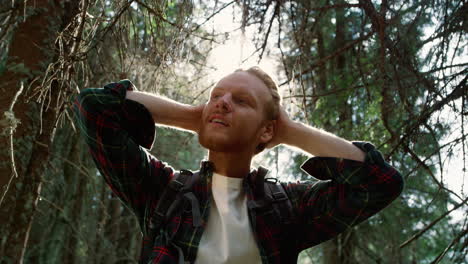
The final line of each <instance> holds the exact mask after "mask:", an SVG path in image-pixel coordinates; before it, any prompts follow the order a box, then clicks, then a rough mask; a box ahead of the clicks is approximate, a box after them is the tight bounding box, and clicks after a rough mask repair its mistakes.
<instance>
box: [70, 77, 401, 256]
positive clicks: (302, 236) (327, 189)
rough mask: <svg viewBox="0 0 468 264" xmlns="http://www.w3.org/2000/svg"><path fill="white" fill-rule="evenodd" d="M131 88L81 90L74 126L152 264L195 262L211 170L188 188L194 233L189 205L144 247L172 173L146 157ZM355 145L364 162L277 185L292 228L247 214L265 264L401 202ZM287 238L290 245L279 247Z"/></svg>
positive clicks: (310, 169)
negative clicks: (193, 201) (289, 208)
mask: <svg viewBox="0 0 468 264" xmlns="http://www.w3.org/2000/svg"><path fill="white" fill-rule="evenodd" d="M134 89H135V87H134V86H133V84H132V83H131V82H130V81H128V80H123V81H120V82H118V83H111V84H108V85H106V86H105V87H104V89H102V88H99V89H95V88H89V89H84V90H82V91H81V93H80V94H79V95H78V97H77V98H76V100H75V102H74V105H73V107H74V111H75V114H76V120H77V124H78V126H79V127H80V129H81V131H82V134H83V135H84V138H85V140H86V142H87V144H88V145H89V149H90V152H91V155H92V157H93V159H94V161H95V163H96V165H97V167H98V169H99V171H100V172H101V174H102V175H103V176H104V179H105V181H106V182H107V184H108V185H109V186H110V188H111V189H112V191H113V192H114V193H115V194H116V195H117V196H118V197H119V198H120V199H121V200H122V201H123V202H124V203H125V204H126V205H127V206H128V207H130V208H131V209H132V210H133V212H134V213H135V215H136V216H137V218H138V221H139V224H140V227H141V231H142V233H143V246H145V245H147V243H151V244H152V245H153V248H152V252H151V256H150V259H151V261H150V263H177V261H178V256H179V253H178V251H177V250H178V249H177V248H179V250H182V252H183V255H184V257H185V260H186V261H189V262H190V263H193V262H194V261H195V258H196V254H197V250H198V246H199V242H200V239H201V236H202V234H203V230H204V228H205V226H206V223H207V220H208V213H209V211H210V210H209V208H210V203H211V198H210V197H211V177H212V172H213V166H212V164H211V163H210V162H208V161H204V162H202V163H201V168H200V181H199V182H197V183H196V184H195V185H194V186H193V193H194V194H195V196H196V197H197V198H198V200H199V204H200V212H201V214H202V219H203V224H202V226H201V227H193V225H192V214H191V210H190V203H184V204H183V210H179V212H177V213H176V214H174V216H173V217H172V218H171V219H170V220H169V221H168V224H167V225H166V226H165V227H164V228H162V229H161V230H159V233H157V236H156V238H155V240H154V241H149V240H150V239H149V236H148V231H149V229H148V225H149V220H150V217H151V216H152V214H153V212H154V210H155V207H156V205H157V203H158V200H159V198H160V195H161V193H162V191H163V190H164V187H166V186H167V185H168V183H169V181H170V180H171V178H172V177H173V175H174V170H173V168H171V167H170V166H168V165H167V164H165V163H163V162H161V161H159V160H158V159H156V158H155V157H154V156H152V155H151V154H149V153H148V151H147V150H146V149H150V148H151V147H152V145H153V140H154V134H155V125H154V122H153V119H152V117H151V114H150V113H149V111H148V110H147V109H146V108H145V107H144V106H143V105H142V104H140V103H137V102H135V101H132V100H127V99H125V96H126V91H127V90H134ZM353 144H354V145H356V146H358V147H359V148H361V149H362V150H363V151H365V152H366V156H365V161H364V162H359V161H354V160H348V159H342V158H332V157H313V158H310V159H309V160H307V161H306V162H305V163H304V164H303V165H302V166H301V168H302V169H303V170H304V171H305V172H307V173H308V174H310V175H312V176H314V177H315V178H317V179H318V180H319V181H316V180H311V181H305V182H296V183H291V182H288V183H284V182H281V184H282V185H283V186H284V187H285V189H286V192H287V194H288V196H289V198H290V200H291V202H292V205H293V209H294V210H295V212H296V215H297V219H296V222H295V224H294V225H292V226H289V227H288V228H286V227H285V226H283V225H282V224H281V222H280V221H279V220H278V219H277V217H276V215H272V210H262V212H252V210H250V209H249V220H250V224H251V227H252V231H253V235H254V237H255V240H256V242H257V245H258V248H259V251H260V255H261V259H262V263H295V262H296V261H297V255H298V254H299V253H300V252H301V251H302V250H304V249H307V248H310V247H312V246H314V245H318V244H320V243H322V242H324V241H326V240H328V239H331V238H333V237H334V236H336V235H338V234H339V233H341V232H343V231H344V230H346V229H347V228H349V227H351V226H353V225H356V224H358V223H360V222H362V221H363V220H365V219H367V218H369V217H370V216H372V215H374V214H375V213H377V212H378V211H380V210H382V209H383V208H384V207H386V206H387V205H388V204H390V203H391V202H392V201H393V200H394V199H395V198H397V197H398V195H399V194H400V193H401V191H402V189H403V179H402V176H401V175H400V173H398V171H397V170H395V169H394V168H393V167H392V166H390V165H389V164H388V163H387V162H385V160H384V159H383V157H382V154H381V153H380V152H379V151H377V150H375V148H374V146H373V145H372V144H370V143H364V142H353ZM145 148H146V149H145ZM255 176H256V171H255V170H254V171H252V172H251V173H250V174H249V175H247V177H245V178H244V180H243V186H244V188H245V191H246V195H247V199H248V201H257V200H260V199H262V197H259V196H258V195H257V193H258V192H257V191H256V188H257V187H256V186H255V185H254V184H253V182H255ZM285 234H289V237H291V236H292V237H294V239H290V240H288V241H283V240H282V238H283V237H284V235H285ZM168 235H174V238H173V240H172V243H171V244H168V243H167V240H166V239H165V238H167V236H168ZM239 243H241V241H239Z"/></svg>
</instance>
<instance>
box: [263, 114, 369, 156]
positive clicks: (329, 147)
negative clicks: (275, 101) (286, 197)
mask: <svg viewBox="0 0 468 264" xmlns="http://www.w3.org/2000/svg"><path fill="white" fill-rule="evenodd" d="M279 144H286V145H289V146H292V147H297V148H299V149H301V150H303V151H305V152H307V153H309V154H311V155H313V156H322V157H339V158H345V159H352V160H357V161H364V158H365V153H364V152H363V151H361V150H360V149H359V148H358V147H356V146H354V145H353V144H352V143H351V142H349V141H347V140H345V139H342V138H339V137H337V136H335V135H333V134H331V133H328V132H326V131H323V130H320V129H317V128H314V127H311V126H308V125H305V124H303V123H301V122H295V121H293V120H291V119H290V118H289V116H288V114H287V113H286V111H285V110H284V109H283V108H282V107H281V108H280V113H279V116H278V119H277V120H276V126H275V135H274V137H273V138H272V140H271V141H270V142H268V144H267V145H266V148H273V147H275V146H277V145H279Z"/></svg>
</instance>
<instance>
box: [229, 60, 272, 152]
mask: <svg viewBox="0 0 468 264" xmlns="http://www.w3.org/2000/svg"><path fill="white" fill-rule="evenodd" d="M234 72H247V73H250V74H252V75H254V76H255V77H257V78H258V79H260V80H261V81H262V82H263V83H264V84H265V86H266V87H267V88H268V90H270V94H271V97H272V98H273V100H272V101H270V102H268V103H267V105H265V114H266V118H267V120H275V119H277V118H278V115H279V110H280V107H281V96H280V94H279V92H278V85H277V84H276V82H275V81H274V80H273V79H272V78H271V77H270V75H268V73H266V72H265V71H264V70H262V69H261V68H260V67H258V66H253V67H250V68H248V69H247V70H244V69H242V68H241V69H237V70H235V71H234ZM265 146H266V144H259V145H258V146H257V148H256V151H255V154H258V153H260V152H262V151H263V150H264V149H265Z"/></svg>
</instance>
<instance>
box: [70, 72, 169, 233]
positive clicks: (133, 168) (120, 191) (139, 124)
mask: <svg viewBox="0 0 468 264" xmlns="http://www.w3.org/2000/svg"><path fill="white" fill-rule="evenodd" d="M127 90H135V87H134V85H133V84H132V83H131V82H130V81H128V80H123V81H120V82H117V83H110V84H108V85H106V86H105V87H104V88H88V89H84V90H82V91H81V92H80V94H79V95H78V96H77V97H76V99H75V100H74V104H73V110H74V112H75V118H76V121H77V122H76V124H77V125H78V127H79V129H80V130H81V132H82V134H83V136H84V139H85V141H86V143H87V145H88V146H89V151H90V153H91V156H92V158H93V160H94V162H95V163H96V166H97V168H98V170H99V172H100V173H101V174H102V176H103V177H104V180H105V181H106V183H107V184H108V185H109V186H110V188H111V189H112V191H113V193H114V194H116V195H117V196H118V197H119V198H120V199H121V200H122V201H123V202H124V203H125V205H126V206H128V207H130V208H131V209H132V210H133V211H134V213H135V214H136V216H137V218H138V220H139V222H140V226H141V228H142V230H143V231H145V230H147V229H146V225H147V223H148V218H149V217H148V216H150V215H151V212H152V210H154V207H155V205H156V203H157V200H158V198H159V195H160V193H161V192H162V190H163V187H164V186H166V185H167V183H168V182H169V180H170V178H171V177H172V176H173V169H172V168H171V167H169V166H166V164H165V163H163V162H161V161H159V160H157V159H156V158H155V157H154V156H152V155H151V154H149V152H148V151H147V150H146V149H151V147H152V145H153V141H154V135H155V124H154V121H153V118H152V116H151V114H150V113H149V111H148V110H147V109H146V108H145V107H144V106H143V105H142V104H140V103H138V102H135V101H132V100H128V99H125V97H126V92H127Z"/></svg>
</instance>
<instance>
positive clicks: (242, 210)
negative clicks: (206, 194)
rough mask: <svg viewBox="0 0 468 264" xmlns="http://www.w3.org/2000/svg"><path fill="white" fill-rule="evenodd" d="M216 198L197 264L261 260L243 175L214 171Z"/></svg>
mask: <svg viewBox="0 0 468 264" xmlns="http://www.w3.org/2000/svg"><path fill="white" fill-rule="evenodd" d="M211 188H212V193H213V201H212V202H211V208H210V215H209V217H208V223H207V226H206V229H205V230H204V232H203V235H202V237H201V241H200V245H199V247H198V252H197V258H196V260H195V264H211V263H213V264H220V263H223V264H238V263H240V264H252V263H253V264H256V263H262V261H261V258H260V252H259V250H258V247H257V244H256V242H255V238H254V236H253V233H252V229H251V227H250V224H249V217H248V213H247V196H246V195H245V192H244V190H243V188H242V179H240V178H231V177H226V176H222V175H220V174H217V173H214V174H213V178H212V187H211Z"/></svg>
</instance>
